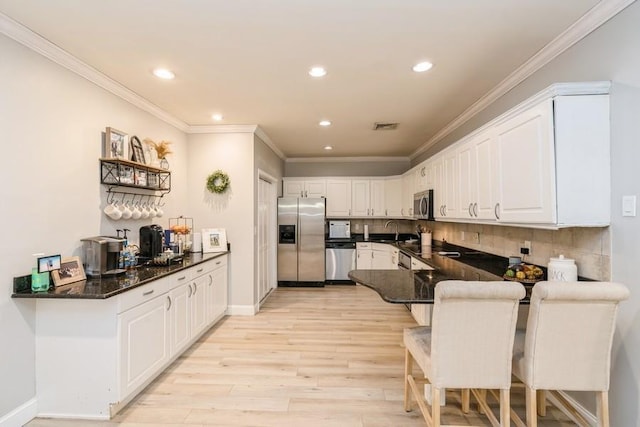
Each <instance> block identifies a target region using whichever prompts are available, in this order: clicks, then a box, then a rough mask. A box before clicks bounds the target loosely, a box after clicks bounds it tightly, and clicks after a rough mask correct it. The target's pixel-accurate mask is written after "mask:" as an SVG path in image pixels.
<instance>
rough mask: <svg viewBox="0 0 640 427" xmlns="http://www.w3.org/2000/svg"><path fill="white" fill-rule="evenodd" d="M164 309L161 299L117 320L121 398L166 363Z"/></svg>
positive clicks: (167, 321)
mask: <svg viewBox="0 0 640 427" xmlns="http://www.w3.org/2000/svg"><path fill="white" fill-rule="evenodd" d="M167 308H168V302H167V299H166V298H165V297H162V296H161V297H156V298H153V299H152V300H150V301H147V302H145V303H143V304H140V305H138V306H136V307H134V308H132V309H130V310H127V311H125V312H124V313H122V314H120V315H119V316H118V336H119V338H120V339H119V341H120V363H119V365H120V395H121V396H127V395H129V394H131V393H133V392H134V391H135V390H136V389H137V388H139V387H140V386H142V385H143V384H145V383H146V381H147V380H148V379H149V378H151V377H154V376H155V373H156V372H157V371H158V370H160V369H161V368H162V367H163V366H164V364H165V363H166V362H167V361H168V360H169V357H170V356H169V318H170V316H169V312H168V310H167Z"/></svg>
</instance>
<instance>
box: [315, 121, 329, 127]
mask: <svg viewBox="0 0 640 427" xmlns="http://www.w3.org/2000/svg"><path fill="white" fill-rule="evenodd" d="M318 124H319V125H320V126H331V122H330V121H329V120H322V121H321V122H320V123H318Z"/></svg>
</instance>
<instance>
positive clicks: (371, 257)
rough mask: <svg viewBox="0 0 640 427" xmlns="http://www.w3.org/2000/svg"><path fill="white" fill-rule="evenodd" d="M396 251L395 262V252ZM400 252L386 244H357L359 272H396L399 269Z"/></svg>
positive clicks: (357, 266)
mask: <svg viewBox="0 0 640 427" xmlns="http://www.w3.org/2000/svg"><path fill="white" fill-rule="evenodd" d="M393 249H395V261H394V252H393ZM397 257H398V251H397V249H396V248H394V247H393V246H391V245H387V244H384V243H369V242H357V243H356V269H357V270H395V269H397V268H398V259H397Z"/></svg>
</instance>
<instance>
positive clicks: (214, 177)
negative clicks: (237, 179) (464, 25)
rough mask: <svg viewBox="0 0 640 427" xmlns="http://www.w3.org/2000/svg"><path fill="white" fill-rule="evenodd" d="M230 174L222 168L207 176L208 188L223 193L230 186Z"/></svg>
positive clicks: (213, 191)
mask: <svg viewBox="0 0 640 427" xmlns="http://www.w3.org/2000/svg"><path fill="white" fill-rule="evenodd" d="M229 184H230V181H229V175H227V174H226V173H224V172H222V171H221V170H220V169H218V170H217V171H215V172H214V173H212V174H211V175H209V176H208V177H207V190H209V191H211V192H212V193H216V194H222V193H224V192H225V191H227V188H229Z"/></svg>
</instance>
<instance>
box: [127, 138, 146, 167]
mask: <svg viewBox="0 0 640 427" xmlns="http://www.w3.org/2000/svg"><path fill="white" fill-rule="evenodd" d="M129 146H130V149H131V160H132V161H134V162H137V163H142V164H145V160H144V149H143V148H142V142H140V139H139V138H138V137H137V136H135V135H134V136H132V137H131V140H130V141H129Z"/></svg>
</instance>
